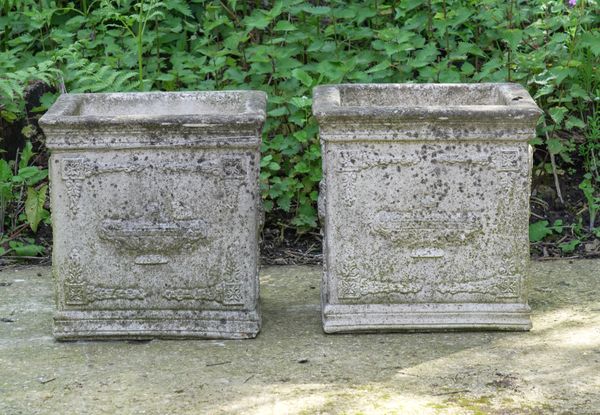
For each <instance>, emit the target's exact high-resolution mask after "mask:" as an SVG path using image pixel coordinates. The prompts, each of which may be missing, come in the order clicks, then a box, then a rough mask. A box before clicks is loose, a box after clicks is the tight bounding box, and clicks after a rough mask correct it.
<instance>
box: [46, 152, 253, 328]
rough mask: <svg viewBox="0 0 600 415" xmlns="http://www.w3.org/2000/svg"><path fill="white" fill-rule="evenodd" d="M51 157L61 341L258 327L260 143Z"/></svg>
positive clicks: (57, 325) (71, 153) (58, 318)
mask: <svg viewBox="0 0 600 415" xmlns="http://www.w3.org/2000/svg"><path fill="white" fill-rule="evenodd" d="M140 147H141V146H140ZM50 163H51V183H52V189H51V201H52V207H53V227H54V254H53V255H54V257H53V266H54V275H55V281H56V288H57V307H58V312H57V314H56V317H55V323H56V324H55V335H56V337H57V338H59V339H76V338H98V337H117V338H146V337H209V338H245V337H254V336H255V335H256V334H257V332H258V330H259V328H260V317H259V313H258V309H257V301H258V272H257V271H258V231H259V227H260V217H259V203H260V197H259V192H258V184H257V183H258V165H259V153H258V149H257V148H251V149H250V148H244V149H236V148H227V147H224V148H198V147H192V148H189V147H188V148H184V147H181V148H178V147H173V148H137V149H135V150H131V149H120V150H111V149H110V148H108V149H103V150H98V151H96V150H93V149H89V150H78V151H59V150H56V151H54V152H53V155H52V157H51V162H50Z"/></svg>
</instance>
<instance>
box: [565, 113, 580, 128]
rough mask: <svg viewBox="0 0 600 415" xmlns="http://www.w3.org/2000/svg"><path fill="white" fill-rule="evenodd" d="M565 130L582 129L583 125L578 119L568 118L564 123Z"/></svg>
mask: <svg viewBox="0 0 600 415" xmlns="http://www.w3.org/2000/svg"><path fill="white" fill-rule="evenodd" d="M565 128H566V129H567V130H570V129H572V128H579V129H584V128H585V123H584V122H583V121H582V120H581V119H580V118H577V117H575V116H570V117H569V118H568V119H567V122H566V123H565Z"/></svg>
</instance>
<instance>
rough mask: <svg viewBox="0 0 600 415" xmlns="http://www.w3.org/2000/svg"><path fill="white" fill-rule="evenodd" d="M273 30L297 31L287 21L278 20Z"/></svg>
mask: <svg viewBox="0 0 600 415" xmlns="http://www.w3.org/2000/svg"><path fill="white" fill-rule="evenodd" d="M273 30H275V31H278V32H292V31H294V30H298V28H297V27H296V26H294V25H293V24H291V23H290V22H288V21H287V20H280V21H278V22H277V24H276V25H275V27H274V28H273Z"/></svg>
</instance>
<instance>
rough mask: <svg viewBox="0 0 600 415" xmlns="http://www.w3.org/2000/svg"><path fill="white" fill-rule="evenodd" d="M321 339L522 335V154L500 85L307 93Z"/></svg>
mask: <svg viewBox="0 0 600 415" xmlns="http://www.w3.org/2000/svg"><path fill="white" fill-rule="evenodd" d="M313 112H314V115H315V116H316V118H317V119H318V122H319V128H320V137H321V143H322V153H323V181H322V183H321V196H320V200H319V213H320V217H321V222H322V225H323V227H324V263H325V271H324V277H323V285H322V311H323V326H324V330H325V331H326V332H328V333H334V332H354V331H379V330H385V331H396V330H408V331H431V330H452V329H494V330H495V329H498V330H529V329H530V328H531V322H530V318H529V313H530V308H529V306H528V305H527V274H528V263H529V243H528V242H529V241H528V219H529V192H530V170H531V152H530V148H529V146H528V144H527V140H528V139H530V138H532V137H534V136H535V125H536V121H537V119H538V117H539V115H540V114H541V111H540V110H539V109H538V107H537V106H536V104H535V102H534V101H533V100H532V99H531V97H530V96H529V95H528V93H527V92H526V91H525V90H524V89H523V88H522V87H521V86H519V85H514V84H471V85H467V84H438V85H433V84H421V85H418V84H387V85H386V84H379V85H377V84H375V85H337V86H321V87H318V88H316V89H315V92H314V97H313Z"/></svg>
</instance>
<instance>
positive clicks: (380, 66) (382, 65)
mask: <svg viewBox="0 0 600 415" xmlns="http://www.w3.org/2000/svg"><path fill="white" fill-rule="evenodd" d="M391 64H392V63H391V62H390V61H389V59H385V60H383V61H382V62H379V63H378V64H377V65H375V66H373V67H372V68H371V69H369V70H368V71H367V73H373V72H379V71H383V70H385V69H387V68H389V67H390V65H391Z"/></svg>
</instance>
